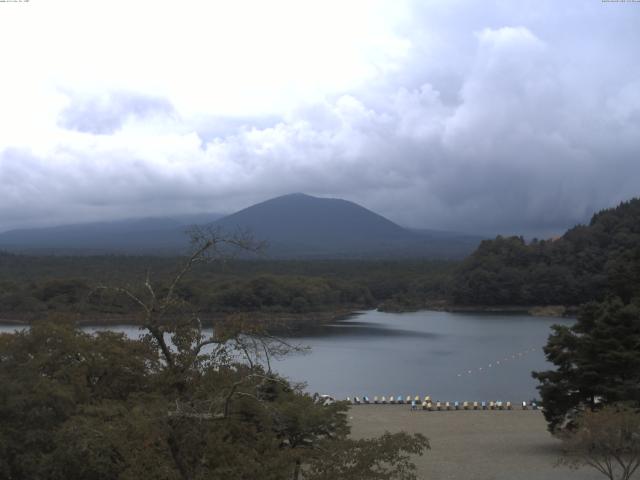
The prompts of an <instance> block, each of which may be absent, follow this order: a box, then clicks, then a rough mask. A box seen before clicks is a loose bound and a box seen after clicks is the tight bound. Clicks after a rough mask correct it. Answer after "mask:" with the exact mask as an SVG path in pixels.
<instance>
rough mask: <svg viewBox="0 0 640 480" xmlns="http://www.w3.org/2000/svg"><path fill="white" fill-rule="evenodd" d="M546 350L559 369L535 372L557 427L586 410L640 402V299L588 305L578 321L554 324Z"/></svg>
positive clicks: (551, 421) (547, 413) (552, 423)
mask: <svg viewBox="0 0 640 480" xmlns="http://www.w3.org/2000/svg"><path fill="white" fill-rule="evenodd" d="M544 351H545V354H546V356H547V359H548V360H549V361H550V362H551V363H553V364H554V365H555V366H556V367H557V369H556V370H550V371H545V372H534V373H533V376H534V378H537V379H538V380H539V381H540V386H539V387H538V389H539V391H540V395H541V396H542V401H543V404H544V415H545V418H546V419H547V422H548V423H549V429H550V430H551V431H557V430H560V429H563V428H565V427H572V426H573V421H574V418H575V417H576V415H578V414H579V413H580V412H582V411H583V410H585V409H596V408H598V407H599V406H600V405H606V404H610V403H616V402H626V401H630V402H635V403H636V404H638V405H640V299H636V300H635V301H634V302H631V303H629V304H625V303H624V302H623V301H622V300H621V299H620V298H617V297H616V298H608V299H607V300H605V301H604V302H601V303H595V302H592V303H589V304H586V305H585V306H584V307H583V308H582V310H581V312H580V315H579V317H578V321H577V323H576V324H575V325H573V326H571V327H566V326H554V327H553V333H552V335H551V336H550V337H549V341H548V343H547V346H546V347H545V349H544Z"/></svg>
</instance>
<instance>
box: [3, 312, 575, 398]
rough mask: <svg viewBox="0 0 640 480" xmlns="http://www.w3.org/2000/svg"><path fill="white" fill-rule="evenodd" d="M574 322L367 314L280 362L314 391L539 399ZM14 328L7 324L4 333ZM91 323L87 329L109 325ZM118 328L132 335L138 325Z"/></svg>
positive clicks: (303, 340) (302, 340) (311, 337)
mask: <svg viewBox="0 0 640 480" xmlns="http://www.w3.org/2000/svg"><path fill="white" fill-rule="evenodd" d="M572 322H573V321H572V320H565V319H557V318H545V317H530V316H527V315H505V314H498V315H494V314H471V313H446V312H431V311H422V312H414V313H401V314H398V313H381V312H376V311H368V312H363V313H361V314H360V315H357V316H354V317H352V318H350V319H347V320H345V321H344V322H340V323H335V324H331V325H327V326H325V327H322V328H320V329H314V331H313V332H312V333H309V334H307V335H304V336H297V337H295V338H294V339H291V341H293V342H295V343H297V344H300V345H307V346H309V347H311V352H310V353H307V354H305V355H292V356H289V357H285V358H284V359H280V360H276V361H274V362H273V367H274V369H275V370H277V371H278V372H280V373H281V374H282V375H284V376H286V377H288V378H290V379H291V380H293V381H296V382H300V381H306V382H307V384H308V389H309V390H310V391H314V392H315V391H318V392H321V393H328V394H333V395H335V396H337V397H346V396H347V395H349V396H354V395H358V396H361V395H367V396H369V397H373V396H374V395H378V396H382V395H385V396H389V395H395V396H397V395H403V396H406V395H412V396H413V395H426V394H429V395H431V396H432V397H433V398H434V399H442V400H449V401H454V400H459V401H464V400H490V399H493V400H504V401H506V400H510V401H512V402H516V401H521V400H529V399H531V398H534V397H537V396H538V395H537V392H536V390H535V385H536V383H535V381H534V380H533V378H531V371H532V370H541V369H547V368H549V367H550V365H549V364H548V363H547V362H546V361H545V359H544V354H543V352H542V346H543V345H544V344H545V343H546V340H547V337H548V335H549V333H550V330H549V327H550V326H551V325H552V324H554V323H561V324H570V323H572ZM15 328H16V327H15V326H8V325H4V326H2V325H0V332H2V331H14V330H15ZM103 329H104V328H103V327H87V329H86V330H87V331H91V332H94V331H98V330H103ZM111 329H114V330H117V331H121V332H124V333H126V334H127V335H128V336H130V337H132V338H136V337H138V336H139V335H140V330H139V329H138V328H137V327H133V326H127V325H123V326H117V327H111Z"/></svg>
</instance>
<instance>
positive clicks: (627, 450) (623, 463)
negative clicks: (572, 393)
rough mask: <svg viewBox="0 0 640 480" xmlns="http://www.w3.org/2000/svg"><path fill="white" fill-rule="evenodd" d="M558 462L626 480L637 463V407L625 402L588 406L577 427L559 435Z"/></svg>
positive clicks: (639, 417) (639, 446)
mask: <svg viewBox="0 0 640 480" xmlns="http://www.w3.org/2000/svg"><path fill="white" fill-rule="evenodd" d="M561 438H562V440H563V442H564V449H565V451H564V455H563V457H562V458H561V459H560V463H561V464H564V465H568V466H570V467H572V468H578V467H580V466H582V465H588V466H590V467H592V468H595V469H596V470H597V471H599V472H600V473H602V474H603V475H604V476H605V477H607V478H609V479H610V480H629V479H630V478H631V477H632V476H633V474H634V473H635V472H636V471H637V470H638V468H639V467H640V411H638V409H637V408H632V407H629V406H625V405H609V406H606V407H604V408H602V409H601V410H596V411H591V410H587V411H585V412H584V413H582V414H581V416H580V417H579V418H578V420H577V427H576V428H575V429H574V430H572V431H566V432H564V433H563V434H562V435H561Z"/></svg>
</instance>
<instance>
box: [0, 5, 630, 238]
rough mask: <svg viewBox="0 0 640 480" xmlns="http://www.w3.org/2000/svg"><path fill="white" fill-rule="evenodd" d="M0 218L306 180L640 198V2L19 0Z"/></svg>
mask: <svg viewBox="0 0 640 480" xmlns="http://www.w3.org/2000/svg"><path fill="white" fill-rule="evenodd" d="M0 42H1V43H0V44H1V45H2V47H1V52H2V54H1V56H0V59H1V60H0V61H1V65H2V70H1V75H0V230H7V229H11V228H18V227H24V226H34V225H49V224H61V223H70V222H72V223H76V222H79V221H90V220H101V219H116V218H124V217H134V216H159V215H171V214H179V213H195V212H207V211H209V212H221V213H224V212H231V211H234V210H235V209H238V208H242V207H245V206H248V205H250V204H251V203H254V202H257V201H261V200H265V199H267V198H270V197H273V196H277V195H281V194H286V193H291V192H305V193H309V194H312V195H319V196H331V197H340V198H345V199H349V200H353V201H356V202H358V203H360V204H362V205H364V206H366V207H368V208H370V209H372V210H375V211H377V212H378V213H381V214H383V215H385V216H387V217H388V218H390V219H392V220H394V221H396V222H398V223H400V224H402V225H406V226H412V227H424V228H438V229H449V230H457V231H466V232H482V233H489V234H493V233H497V232H503V233H524V234H539V235H543V236H545V235H551V234H553V233H555V232H561V231H563V230H564V229H565V228H566V227H568V226H571V225H573V224H575V223H577V222H583V221H585V220H588V218H589V217H590V215H591V213H592V212H593V211H594V210H597V209H600V208H603V207H607V206H613V205H615V204H616V203H618V202H620V201H622V200H625V199H629V198H631V197H634V196H638V195H640V3H637V2H613V1H609V2H607V1H604V2H603V1H601V0H571V1H558V0H549V1H544V0H532V1H527V0H503V1H501V0H494V1H491V0H482V1H458V0H442V1H435V0H434V1H429V0H421V1H415V2H414V1H409V0H407V1H401V0H390V1H375V0H363V1H349V0H336V1H329V0H322V1H317V2H307V1H303V0H288V1H287V0H285V1H276V0H256V1H252V2H250V1H242V0H240V1H238V0H234V1H227V2H222V1H220V2H213V1H209V2H205V1H202V2H195V1H194V2H190V1H184V0H181V1H171V2H160V1H157V0H156V1H150V2H144V1H136V2H131V1H113V0H112V1H108V2H107V1H86V0H82V1H77V2H74V1H63V0H56V1H50V0H31V1H29V2H28V3H0Z"/></svg>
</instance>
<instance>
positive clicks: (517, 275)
mask: <svg viewBox="0 0 640 480" xmlns="http://www.w3.org/2000/svg"><path fill="white" fill-rule="evenodd" d="M450 285H451V291H450V300H451V302H453V303H454V304H460V305H553V304H556V305H579V304H582V303H585V302H587V301H592V300H602V299H603V298H604V297H605V296H606V295H607V294H609V293H613V294H616V295H617V296H619V297H621V298H622V300H623V301H625V302H628V301H629V300H630V299H631V298H632V297H634V296H636V295H638V293H639V292H640V199H633V200H631V201H628V202H624V203H621V204H620V205H619V206H617V207H616V208H612V209H608V210H603V211H601V212H599V213H597V214H595V215H594V216H593V218H592V219H591V222H590V223H589V225H579V226H576V227H574V228H572V229H570V230H569V231H567V232H566V233H565V234H564V235H563V236H562V237H560V238H558V239H555V240H534V241H532V242H530V243H529V244H527V243H526V242H525V241H524V240H523V239H522V238H521V237H508V238H506V237H498V238H496V239H495V240H485V241H483V242H482V243H481V244H480V246H479V247H478V249H477V250H476V251H475V252H474V253H473V254H472V255H470V256H469V257H468V258H467V259H465V260H464V261H463V262H462V264H461V265H460V266H459V267H458V268H457V269H456V270H455V273H454V275H453V279H452V281H451V284H450Z"/></svg>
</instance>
